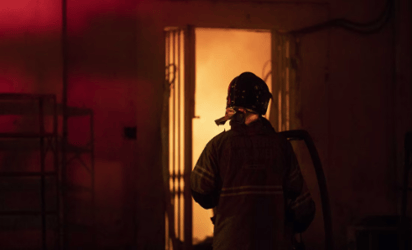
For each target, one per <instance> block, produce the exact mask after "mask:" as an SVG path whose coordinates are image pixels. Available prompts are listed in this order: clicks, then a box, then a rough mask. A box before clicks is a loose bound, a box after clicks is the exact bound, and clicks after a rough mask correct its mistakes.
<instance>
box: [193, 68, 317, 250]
mask: <svg viewBox="0 0 412 250" xmlns="http://www.w3.org/2000/svg"><path fill="white" fill-rule="evenodd" d="M271 98H272V94H271V93H270V92H269V89H268V87H267V85H266V83H265V82H264V81H263V80H262V79H261V78H259V77H257V76H256V75H255V74H253V73H250V72H244V73H242V74H240V75H239V76H237V77H235V78H234V79H233V80H232V81H231V83H230V84H229V89H228V95H227V105H226V113H225V116H224V117H222V118H220V119H217V120H216V121H215V122H216V123H217V124H218V125H219V124H224V123H225V122H226V121H228V120H230V125H231V129H230V130H228V131H225V132H222V133H220V134H219V135H217V136H215V137H214V138H213V139H212V140H210V141H209V142H208V143H207V145H206V147H205V148H204V150H203V152H202V153H201V155H200V157H199V159H198V161H197V163H196V165H195V167H194V169H193V171H192V173H191V190H192V197H193V198H194V200H195V201H196V202H197V203H199V204H200V205H201V206H202V207H203V208H205V209H212V208H213V210H214V217H213V218H212V221H213V223H214V235H213V249H214V250H234V249H236V250H269V249H270V250H275V249H276V250H278V249H279V250H280V249H281V250H286V249H293V246H292V245H291V241H292V240H291V239H292V236H293V234H294V233H300V232H303V231H305V230H306V229H307V228H308V226H309V225H310V223H311V222H312V220H313V218H314V215H315V203H314V202H313V199H312V198H311V195H310V193H309V191H308V189H307V186H306V184H305V181H304V179H303V177H302V174H301V171H300V168H299V165H298V163H297V159H296V156H295V154H294V152H293V149H292V147H291V145H290V143H289V142H288V141H287V140H286V139H285V138H283V137H282V136H281V135H280V134H278V133H276V132H275V130H274V128H273V127H272V126H271V124H270V122H269V121H268V120H267V119H266V118H264V117H263V115H264V114H265V113H266V111H267V107H268V104H269V100H270V99H271Z"/></svg>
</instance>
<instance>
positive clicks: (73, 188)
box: [66, 185, 93, 192]
mask: <svg viewBox="0 0 412 250" xmlns="http://www.w3.org/2000/svg"><path fill="white" fill-rule="evenodd" d="M66 190H67V191H72V192H92V191H93V189H92V188H91V187H85V186H81V185H66Z"/></svg>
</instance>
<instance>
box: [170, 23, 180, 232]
mask: <svg viewBox="0 0 412 250" xmlns="http://www.w3.org/2000/svg"><path fill="white" fill-rule="evenodd" d="M170 48H171V53H172V55H171V58H172V59H171V61H172V62H173V65H174V62H175V31H174V30H173V31H172V36H171V45H170ZM175 74H176V71H174V72H173V79H174V82H173V84H172V86H173V88H172V89H173V97H172V98H173V99H172V100H173V105H172V106H173V112H172V131H173V132H172V143H173V147H172V152H173V157H172V162H173V163H172V177H173V179H172V193H175V192H176V155H177V156H178V155H179V152H177V153H176V105H177V106H178V105H179V104H178V103H177V102H176V91H179V90H178V88H176V82H175V81H176V77H175ZM176 103H177V104H176ZM177 167H178V166H177ZM172 199H173V202H172V205H173V206H174V208H175V209H176V197H175V196H172ZM177 205H178V204H177ZM176 217H177V216H176V215H175V214H173V220H174V221H176ZM177 224H178V225H179V222H178V221H177ZM173 230H176V228H173ZM177 237H178V238H179V237H180V235H179V232H177Z"/></svg>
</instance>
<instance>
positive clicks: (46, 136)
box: [0, 93, 96, 249]
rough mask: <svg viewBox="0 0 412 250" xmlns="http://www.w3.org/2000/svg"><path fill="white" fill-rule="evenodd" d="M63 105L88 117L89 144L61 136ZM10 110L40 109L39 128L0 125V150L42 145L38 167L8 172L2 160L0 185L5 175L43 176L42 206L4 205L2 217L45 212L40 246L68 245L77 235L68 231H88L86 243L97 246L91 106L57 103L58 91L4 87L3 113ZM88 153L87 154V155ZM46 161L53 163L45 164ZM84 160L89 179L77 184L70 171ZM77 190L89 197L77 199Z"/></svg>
mask: <svg viewBox="0 0 412 250" xmlns="http://www.w3.org/2000/svg"><path fill="white" fill-rule="evenodd" d="M64 109H65V111H66V115H67V118H70V119H71V118H74V117H88V119H89V121H88V122H89V126H90V128H89V129H90V131H89V132H90V133H89V136H90V138H89V141H88V143H87V145H73V144H70V143H69V142H68V140H63V136H62V135H60V134H59V124H58V123H59V118H61V116H62V115H63V110H64ZM6 115H8V116H21V117H24V116H27V117H28V116H31V117H32V116H33V115H38V117H37V123H36V125H35V126H38V131H35V132H20V133H14V132H2V131H1V129H2V128H1V126H0V152H6V151H13V152H29V153H33V152H37V151H39V152H40V170H39V171H20V172H17V171H7V172H6V171H3V170H2V169H1V167H2V166H0V185H1V184H2V182H4V179H6V178H7V179H10V178H13V177H14V178H16V177H21V178H25V177H30V178H32V179H33V178H36V177H37V178H39V180H40V197H39V200H40V202H39V203H40V204H41V206H40V210H39V211H36V210H34V211H32V210H27V211H26V210H24V211H23V210H16V211H15V210H10V211H9V210H7V211H3V210H4V209H3V210H0V219H1V218H2V217H3V218H4V217H6V216H7V218H11V217H13V216H14V217H17V216H33V217H34V216H41V223H40V227H41V249H48V248H51V249H70V245H71V241H69V239H73V237H69V236H72V235H71V234H76V233H79V234H80V235H87V236H86V237H88V238H87V239H86V241H87V243H84V244H87V246H88V247H90V249H92V248H93V246H95V237H96V234H95V189H94V186H95V179H94V173H95V168H94V165H95V162H94V113H93V111H92V110H91V109H87V108H77V107H68V106H66V107H64V104H58V103H57V102H56V96H55V95H37V94H15V93H0V117H1V116H6ZM47 119H49V120H47ZM50 119H51V121H52V124H48V123H47V122H46V120H47V121H49V123H50ZM63 122H66V123H67V122H68V119H66V120H65V119H63ZM30 125H31V124H30ZM50 125H51V126H50ZM66 126H67V124H66ZM31 127H34V126H32V125H31ZM46 127H51V129H50V128H49V130H51V131H46ZM14 129H15V128H14V127H13V130H14ZM66 139H67V138H66ZM34 140H38V141H34ZM63 142H65V145H63ZM63 148H64V150H63ZM49 152H51V153H52V156H53V164H52V165H53V166H52V168H51V170H50V167H49V165H48V164H47V163H46V155H47V153H49ZM63 154H65V157H61V156H62V155H63ZM86 155H87V157H85V156H86ZM85 158H88V161H86V160H85ZM63 159H65V161H64V162H63V161H62V160H63ZM74 162H78V163H79V164H77V165H76V164H75V163H74ZM86 162H87V163H86ZM46 165H47V167H49V169H47V170H46ZM80 166H83V170H85V171H86V172H87V174H86V175H87V180H86V181H85V182H83V183H81V184H82V185H78V184H77V185H76V184H75V181H76V179H74V178H71V176H73V171H78V170H79V169H78V167H80ZM47 178H52V179H53V181H54V183H55V190H53V191H54V193H53V195H52V197H51V198H52V199H53V203H54V205H53V209H48V207H50V205H51V204H50V201H49V199H47V201H46V197H47V192H48V191H50V190H48V185H47V181H46V179H47ZM79 194H80V196H81V195H83V194H86V196H87V200H86V201H85V200H83V201H81V202H79V201H78V200H76V196H79ZM83 197H84V196H83ZM0 198H4V197H0ZM48 198H50V197H48ZM5 205H7V204H5ZM3 206H4V205H3ZM1 207H2V205H1V204H0V208H1ZM76 209H77V211H76ZM78 210H81V212H82V213H87V215H90V216H87V221H86V220H84V219H83V218H79V216H78V214H77V212H78ZM49 216H53V219H54V221H55V223H53V225H50V218H49ZM80 217H82V216H80ZM83 217H85V216H83ZM52 222H53V221H52ZM36 225H37V224H36ZM50 227H52V228H53V231H54V232H55V237H54V241H55V242H54V243H55V245H53V246H51V245H50V239H48V233H49V231H48V230H49V229H50ZM33 247H35V246H33ZM36 249H37V248H36Z"/></svg>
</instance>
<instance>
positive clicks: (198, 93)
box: [192, 28, 272, 244]
mask: <svg viewBox="0 0 412 250" xmlns="http://www.w3.org/2000/svg"><path fill="white" fill-rule="evenodd" d="M195 35H196V45H195V48H196V50H195V53H196V63H195V64H196V84H195V115H196V117H197V119H194V120H193V164H192V166H194V165H195V163H196V161H197V159H198V157H199V155H200V153H201V152H202V150H203V148H204V146H205V145H206V143H207V142H208V141H209V140H210V139H212V138H213V137H214V136H215V135H217V134H219V133H221V132H222V131H223V130H224V129H226V130H228V129H230V126H229V124H228V123H226V124H225V126H219V127H218V126H216V124H215V123H214V120H215V119H217V118H219V117H221V116H223V115H224V113H225V107H226V95H227V88H228V85H229V83H230V81H231V80H232V79H233V78H234V77H236V76H238V75H239V74H241V73H242V72H245V71H250V72H252V73H255V74H256V75H257V76H259V77H261V78H262V79H264V80H266V84H267V85H268V86H269V89H271V86H272V83H271V82H272V79H271V75H270V71H271V64H270V62H271V46H272V45H271V32H270V31H262V30H258V31H257V30H239V29H205V28H196V29H195ZM267 114H270V110H269V111H268V112H267ZM212 215H213V212H212V210H205V209H203V208H202V207H200V206H199V205H198V204H197V203H195V202H193V244H196V243H198V242H201V241H203V240H205V239H206V238H207V237H211V236H212V235H213V224H212V222H211V220H210V217H212Z"/></svg>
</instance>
